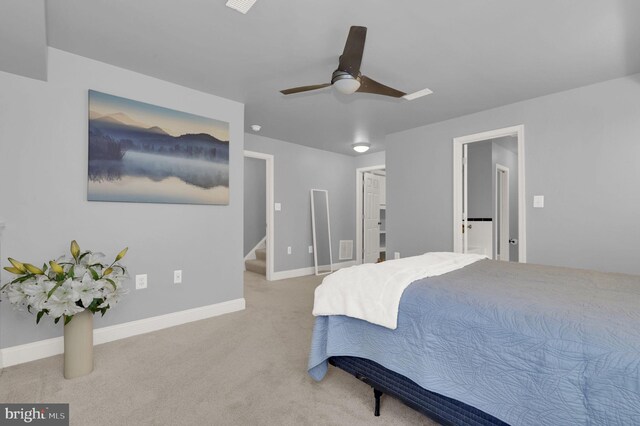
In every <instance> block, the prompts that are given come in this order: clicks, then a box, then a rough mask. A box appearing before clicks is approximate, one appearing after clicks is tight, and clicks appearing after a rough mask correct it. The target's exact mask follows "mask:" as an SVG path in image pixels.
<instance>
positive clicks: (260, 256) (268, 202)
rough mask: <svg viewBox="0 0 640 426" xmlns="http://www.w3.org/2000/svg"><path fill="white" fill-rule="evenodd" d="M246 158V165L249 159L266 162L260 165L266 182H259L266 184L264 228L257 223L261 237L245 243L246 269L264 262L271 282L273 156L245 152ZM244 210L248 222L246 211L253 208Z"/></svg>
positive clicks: (257, 233) (261, 215)
mask: <svg viewBox="0 0 640 426" xmlns="http://www.w3.org/2000/svg"><path fill="white" fill-rule="evenodd" d="M244 157H245V164H247V160H248V159H255V160H259V163H262V162H264V163H263V164H260V168H259V170H263V171H264V180H258V181H259V182H264V192H263V194H264V203H265V206H264V210H262V209H261V207H262V206H260V210H261V211H264V213H260V217H261V218H263V220H264V228H262V226H261V223H256V229H257V230H256V235H259V236H258V237H255V238H254V239H253V240H255V241H253V240H252V241H253V242H248V241H247V242H245V246H247V248H245V253H243V254H244V255H245V258H244V260H245V267H246V268H247V269H248V266H247V262H250V261H256V260H257V261H262V262H263V268H264V274H265V277H266V279H267V280H268V281H271V280H272V276H273V265H274V263H275V262H274V256H275V253H274V250H273V239H274V230H275V228H274V217H273V208H274V205H273V194H274V176H273V155H270V154H263V153H261V152H254V151H246V150H245V151H244ZM245 175H246V173H245ZM247 185H248V182H246V181H245V192H246V191H247ZM244 209H245V221H247V219H246V213H247V211H246V210H248V209H251V207H248V206H247V205H245V207H244ZM256 210H257V209H256ZM256 221H259V219H256ZM246 226H247V224H245V227H246ZM254 244H255V245H254ZM247 251H248V252H247ZM262 262H254V263H256V264H258V263H262ZM257 267H258V268H257V270H256V272H257V271H258V270H261V269H262V268H260V265H257Z"/></svg>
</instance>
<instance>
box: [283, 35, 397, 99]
mask: <svg viewBox="0 0 640 426" xmlns="http://www.w3.org/2000/svg"><path fill="white" fill-rule="evenodd" d="M366 38H367V28H366V27H356V26H353V27H351V29H350V30H349V35H348V37H347V42H346V44H345V45H344V51H343V52H342V55H340V59H339V63H338V69H336V70H335V71H334V72H333V75H332V76H331V83H325V84H316V85H313V86H302V87H294V88H292V89H286V90H281V91H280V92H281V93H282V94H283V95H291V94H294V93H301V92H308V91H311V90H317V89H322V88H325V87H328V86H334V87H335V88H336V90H337V91H339V92H341V93H344V94H346V95H351V94H353V93H355V92H360V93H373V94H375V95H383V96H391V97H393V98H401V97H403V96H405V95H406V93H404V92H401V91H400V90H396V89H393V88H391V87H389V86H385V85H384V84H382V83H378V82H377V81H375V80H373V79H371V78H369V77H367V76H365V75H362V74H361V73H360V64H361V63H362V54H363V53H364V43H365V40H366Z"/></svg>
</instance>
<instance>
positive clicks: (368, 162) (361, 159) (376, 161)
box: [353, 151, 385, 169]
mask: <svg viewBox="0 0 640 426" xmlns="http://www.w3.org/2000/svg"><path fill="white" fill-rule="evenodd" d="M353 163H354V167H355V168H356V169H358V168H360V167H369V166H379V165H381V164H385V152H384V151H378V152H373V153H371V154H358V155H356V156H355V157H353Z"/></svg>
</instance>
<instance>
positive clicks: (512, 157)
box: [453, 126, 526, 263]
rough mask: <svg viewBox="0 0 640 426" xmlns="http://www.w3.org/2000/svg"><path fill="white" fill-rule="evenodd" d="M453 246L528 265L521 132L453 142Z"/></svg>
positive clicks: (512, 129) (507, 131)
mask: <svg viewBox="0 0 640 426" xmlns="http://www.w3.org/2000/svg"><path fill="white" fill-rule="evenodd" d="M453 159H454V164H453V170H454V176H453V179H454V188H453V196H454V203H453V204H454V205H453V214H454V220H453V224H454V227H453V238H454V241H453V246H454V251H455V252H457V253H479V254H485V255H487V256H488V257H489V258H492V259H497V260H507V261H515V262H523V263H524V262H526V222H525V207H526V206H525V200H526V198H525V182H524V179H525V172H524V126H514V127H508V128H504V129H498V130H493V131H489V132H482V133H477V134H473V135H468V136H463V137H459V138H455V139H454V140H453Z"/></svg>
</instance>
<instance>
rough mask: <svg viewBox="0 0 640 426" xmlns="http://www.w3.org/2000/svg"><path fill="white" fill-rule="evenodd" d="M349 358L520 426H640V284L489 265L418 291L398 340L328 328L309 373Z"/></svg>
mask: <svg viewBox="0 0 640 426" xmlns="http://www.w3.org/2000/svg"><path fill="white" fill-rule="evenodd" d="M339 355H350V356H357V357H362V358H368V359H370V360H373V361H375V362H377V363H379V364H381V365H383V366H384V367H386V368H388V369H390V370H393V371H396V372H398V373H400V374H402V375H404V376H406V377H408V378H410V379H411V380H413V381H415V382H416V383H418V384H419V385H420V386H422V387H424V388H426V389H429V390H431V391H433V392H437V393H440V394H442V395H445V396H448V397H451V398H455V399H457V400H459V401H462V402H464V403H466V404H469V405H472V406H474V407H476V408H479V409H480V410H483V411H485V412H487V413H489V414H491V415H493V416H495V417H497V418H499V419H501V420H503V421H505V422H507V423H509V424H512V425H554V426H560V425H640V277H638V276H630V275H622V274H604V273H598V272H593V271H583V270H575V269H567V268H557V267H543V266H536V265H524V264H515V263H509V262H495V261H490V260H483V261H479V262H477V263H474V264H472V265H470V266H467V267H465V268H462V269H460V270H457V271H454V272H450V273H448V274H445V275H441V276H438V277H431V278H425V279H423V280H419V281H416V282H414V283H413V284H411V285H410V286H409V287H408V288H407V289H406V290H405V292H404V294H403V296H402V299H401V302H400V314H399V316H398V328H397V329H395V330H391V329H388V328H384V327H381V326H377V325H374V324H370V323H368V322H365V321H362V320H357V319H353V318H349V317H344V316H331V317H318V318H317V319H316V323H315V327H314V331H313V339H312V344H311V354H310V358H309V374H310V375H311V376H312V377H313V378H314V379H316V380H321V379H322V378H323V377H324V375H325V373H326V371H327V359H328V358H329V357H331V356H339Z"/></svg>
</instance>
